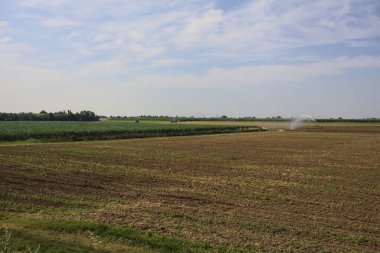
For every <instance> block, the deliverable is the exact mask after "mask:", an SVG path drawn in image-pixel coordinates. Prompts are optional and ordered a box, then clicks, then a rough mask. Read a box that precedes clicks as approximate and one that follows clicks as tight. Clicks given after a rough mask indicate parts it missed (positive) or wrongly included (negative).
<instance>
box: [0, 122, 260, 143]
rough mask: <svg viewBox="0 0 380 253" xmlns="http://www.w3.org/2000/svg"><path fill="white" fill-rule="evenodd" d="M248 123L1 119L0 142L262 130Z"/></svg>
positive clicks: (121, 137)
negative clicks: (208, 124)
mask: <svg viewBox="0 0 380 253" xmlns="http://www.w3.org/2000/svg"><path fill="white" fill-rule="evenodd" d="M259 130H260V129H259V128H257V127H247V126H245V127H244V126H200V125H179V124H152V123H133V122H129V121H109V122H69V121H58V122H50V121H43V122H41V121H0V141H17V140H28V139H36V140H42V141H72V140H73V141H78V140H95V139H124V138H143V137H159V136H180V135H197V134H214V133H230V132H241V131H259Z"/></svg>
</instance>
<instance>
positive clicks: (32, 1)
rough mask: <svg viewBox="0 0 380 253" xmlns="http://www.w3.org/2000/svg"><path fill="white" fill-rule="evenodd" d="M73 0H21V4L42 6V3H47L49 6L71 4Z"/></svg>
mask: <svg viewBox="0 0 380 253" xmlns="http://www.w3.org/2000/svg"><path fill="white" fill-rule="evenodd" d="M71 2H72V0H22V1H20V4H21V5H22V6H27V7H34V6H41V5H47V6H49V5H50V6H60V5H65V4H70V3H71Z"/></svg>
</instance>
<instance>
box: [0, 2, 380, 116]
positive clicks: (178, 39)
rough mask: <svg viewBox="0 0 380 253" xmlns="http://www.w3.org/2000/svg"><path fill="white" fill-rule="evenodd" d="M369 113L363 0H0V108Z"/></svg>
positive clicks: (372, 81) (377, 102) (370, 14)
mask: <svg viewBox="0 0 380 253" xmlns="http://www.w3.org/2000/svg"><path fill="white" fill-rule="evenodd" d="M41 109H45V110H48V111H56V110H62V109H71V110H74V111H78V110H82V109H90V110H94V111H95V112H97V113H98V114H104V115H140V114H155V115H162V114H163V115H186V116H190V115H194V116H216V115H221V114H227V115H229V116H256V117H266V116H277V115H281V116H284V117H291V116H297V115H299V114H303V113H307V114H311V115H313V116H315V117H350V118H351V117H354V118H362V117H380V2H379V1H375V0H371V1H370V0H360V1H359V0H357V1H355V0H340V1H330V0H325V1H324V0H320V1H311V0H310V1H301V0H290V1H274V0H254V1H249V0H244V1H232V0H214V1H211V0H210V1H207V0H191V1H176V0H150V1H144V0H141V1H137V0H136V1H123V0H93V1H74V0H1V1H0V111H7V112H20V111H34V112H38V111H40V110H41Z"/></svg>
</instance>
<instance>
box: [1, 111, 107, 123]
mask: <svg viewBox="0 0 380 253" xmlns="http://www.w3.org/2000/svg"><path fill="white" fill-rule="evenodd" d="M99 118H100V117H99V116H97V115H96V114H95V113H94V112H92V111H81V112H77V113H73V112H72V111H70V110H67V111H65V110H63V111H59V112H46V111H45V110H42V111H41V112H40V113H32V112H20V113H6V112H0V121H97V120H99Z"/></svg>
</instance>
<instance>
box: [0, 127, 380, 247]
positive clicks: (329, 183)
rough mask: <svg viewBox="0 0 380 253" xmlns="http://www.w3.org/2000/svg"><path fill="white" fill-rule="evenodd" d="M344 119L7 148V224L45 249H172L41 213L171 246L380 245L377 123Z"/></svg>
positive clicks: (2, 222) (2, 190)
mask: <svg viewBox="0 0 380 253" xmlns="http://www.w3.org/2000/svg"><path fill="white" fill-rule="evenodd" d="M336 128H337V126H332V127H330V128H328V127H326V128H323V129H316V130H312V129H308V130H307V131H292V132H290V131H281V132H279V131H268V132H258V133H238V134H221V135H205V136H187V137H168V138H153V139H130V140H114V141H91V142H76V143H52V144H49V143H42V144H25V145H20V144H17V145H13V144H8V145H1V146H0V211H1V214H0V227H8V228H9V230H11V231H13V235H14V236H13V239H14V240H15V241H17V240H18V241H22V242H23V243H24V244H23V245H32V246H33V245H35V244H33V238H35V237H38V238H39V239H40V241H39V243H38V244H39V245H40V246H41V248H40V249H41V251H42V252H44V251H49V249H50V248H49V247H58V248H65V247H67V248H69V247H74V248H71V249H75V250H77V251H80V250H84V249H87V250H89V251H95V250H100V251H103V252H104V251H110V252H111V251H112V252H123V250H125V249H126V248H123V247H132V248H128V249H129V250H135V251H139V252H145V251H148V250H152V251H156V250H157V251H167V249H166V250H165V248H162V247H161V246H160V247H161V248H160V247H158V246H157V247H156V246H154V245H151V244H149V243H148V244H146V243H141V242H140V241H133V240H132V242H131V240H126V241H125V240H122V239H120V240H118V239H117V238H116V237H117V236H116V237H115V236H113V237H112V236H110V235H108V234H104V233H102V232H99V231H98V230H96V231H95V233H97V235H96V236H98V237H97V238H98V239H97V240H98V242H97V244H96V243H94V239H93V238H92V237H91V236H89V234H87V233H86V230H85V229H82V230H75V229H73V230H70V229H62V230H58V231H60V233H58V234H57V231H56V230H54V229H51V228H50V227H48V228H45V229H43V228H44V227H43V226H41V227H39V226H38V223H39V222H43V221H44V220H52V221H59V220H71V221H78V222H79V221H80V222H82V221H86V222H91V224H92V223H94V224H95V223H96V224H107V226H109V227H110V228H120V229H121V228H128V229H133V231H136V233H140V234H141V235H151V236H153V235H160V236H161V235H163V236H164V237H165V238H166V239H165V240H172V239H173V238H174V239H173V240H177V239H178V238H179V240H181V243H180V244H181V245H182V246H181V247H182V248H181V247H179V248H173V249H171V251H200V252H202V251H228V250H231V251H235V250H236V251H238V250H241V251H253V252H274V251H276V252H279V251H284V252H288V251H289V252H306V251H307V252H325V251H340V252H342V251H343V252H348V251H355V252H357V251H365V252H379V251H380V241H379V238H380V216H379V213H380V183H379V182H380V155H379V154H380V134H379V133H380V131H379V128H380V127H379V126H374V127H370V128H365V127H364V129H363V128H358V129H357V130H355V131H353V130H352V127H351V126H349V127H348V128H345V127H342V126H341V128H339V127H338V130H336ZM366 129H370V130H368V131H366ZM30 224H37V225H35V226H34V227H33V226H32V225H30ZM88 230H89V231H90V230H91V229H88ZM26 232H27V233H26ZM87 232H88V231H87ZM90 232H91V231H90ZM25 234H27V235H25ZM33 236H34V237H33ZM48 236H51V238H55V239H54V241H53V242H52V241H48V239H46V240H45V239H43V238H45V237H48ZM70 236H71V237H70ZM72 237H73V238H72ZM121 237H122V236H120V238H121ZM41 238H42V239H41ZM91 238H92V239H91ZM115 238H116V239H115ZM11 239H12V238H11ZM163 240H164V239H163ZM200 242H202V243H204V244H205V245H206V246H204V245H203V244H202V245H203V246H199V245H198V243H200ZM49 245H50V246H49ZM57 245H58V246H57ZM73 245H74V246H73ZM194 245H195V246H194ZM14 247H17V245H15V244H14ZM20 247H23V246H20ZM75 247H76V248H75ZM169 251H170V250H169Z"/></svg>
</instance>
